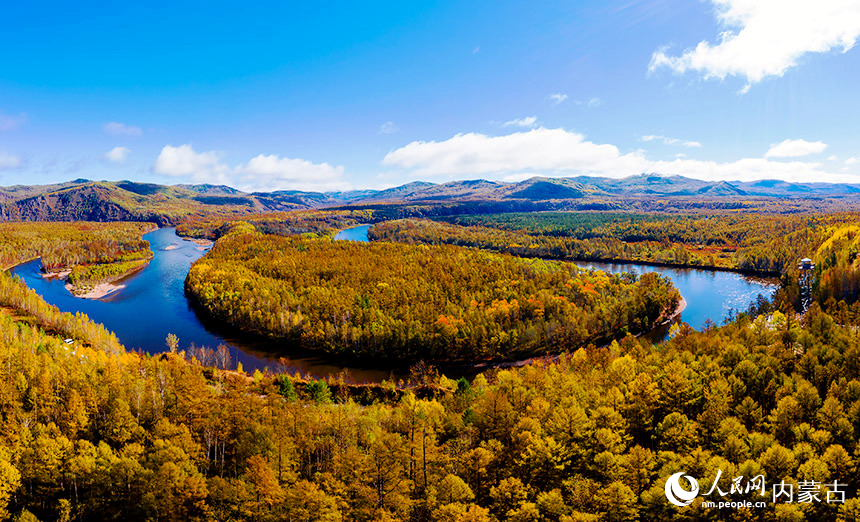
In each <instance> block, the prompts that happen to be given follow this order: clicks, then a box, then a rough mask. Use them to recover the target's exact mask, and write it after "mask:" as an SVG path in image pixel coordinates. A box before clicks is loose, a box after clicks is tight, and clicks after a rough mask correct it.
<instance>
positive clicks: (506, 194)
mask: <svg viewBox="0 0 860 522" xmlns="http://www.w3.org/2000/svg"><path fill="white" fill-rule="evenodd" d="M810 202H824V203H816V205H817V206H820V205H822V204H826V205H828V206H830V207H834V206H835V207H840V208H855V207H858V206H860V184H858V185H851V184H829V183H789V182H785V181H780V180H760V181H753V182H727V181H717V182H709V181H702V180H696V179H691V178H685V177H682V176H661V175H655V174H642V175H639V176H631V177H628V178H623V179H611V178H600V177H588V176H579V177H573V178H546V177H533V178H530V179H527V180H525V181H521V182H501V181H490V180H483V179H478V180H462V181H450V182H447V183H439V184H435V183H428V182H411V183H407V184H405V185H401V186H398V187H393V188H388V189H384V190H369V189H367V190H353V191H345V192H325V193H322V192H302V191H294V190H282V191H275V192H253V193H246V192H242V191H240V190H237V189H235V188H232V187H228V186H224V185H208V184H197V185H159V184H154V183H136V182H132V181H90V180H87V179H76V180H73V181H68V182H64V183H57V184H51V185H16V186H11V187H0V220H3V221H19V220H23V221H130V220H136V221H151V222H155V223H158V224H160V225H166V224H175V223H177V222H180V221H184V220H186V219H187V218H189V217H193V216H211V215H221V216H226V217H229V216H241V215H246V214H252V213H259V212H273V211H289V210H299V209H318V208H343V207H351V208H361V207H374V206H380V205H413V206H414V205H430V206H434V205H440V204H455V205H456V204H463V205H472V204H476V203H482V204H484V207H483V208H485V209H487V211H499V210H502V211H504V210H506V209H508V210H623V209H634V210H667V209H683V210H690V209H695V208H709V209H717V208H728V209H733V208H754V207H761V206H768V205H770V206H781V207H783V211H786V212H791V211H797V210H803V209H804V208H809V207H810Z"/></svg>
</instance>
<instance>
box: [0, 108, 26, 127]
mask: <svg viewBox="0 0 860 522" xmlns="http://www.w3.org/2000/svg"><path fill="white" fill-rule="evenodd" d="M26 121H27V115H26V114H24V113H23V112H22V113H21V114H19V115H17V116H10V115H8V114H3V113H2V112H0V131H10V130H13V129H17V128H18V127H20V126H21V125H23V124H24V123H25V122H26Z"/></svg>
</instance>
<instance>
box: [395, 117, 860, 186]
mask: <svg viewBox="0 0 860 522" xmlns="http://www.w3.org/2000/svg"><path fill="white" fill-rule="evenodd" d="M382 163H383V164H384V165H387V166H389V167H394V168H400V169H406V170H408V171H410V174H411V177H413V178H422V177H430V176H438V177H448V178H454V177H461V178H463V177H467V178H468V177H475V176H488V177H489V176H497V177H499V178H502V179H514V178H519V177H521V176H522V175H524V174H525V173H541V174H544V175H556V176H559V175H560V176H565V175H567V176H576V175H583V174H585V175H596V176H606V177H612V178H621V177H626V176H632V175H636V174H642V173H658V174H664V175H673V174H677V175H681V176H688V177H691V178H698V179H704V180H711V181H714V180H740V181H753V180H758V179H783V180H786V181H832V182H837V181H840V182H852V183H856V182H858V181H860V178H858V177H857V176H851V175H847V174H838V173H832V172H827V171H825V170H823V169H822V167H821V164H820V163H814V162H804V161H774V160H770V159H767V158H744V159H740V160H737V161H733V162H726V163H719V162H714V161H700V160H691V159H686V158H676V159H674V160H672V161H654V160H650V159H648V158H647V157H646V156H645V154H644V152H642V151H634V152H628V153H622V152H621V151H619V149H618V148H617V147H615V146H614V145H610V144H598V143H594V142H592V141H588V140H586V139H585V136H583V135H581V134H578V133H574V132H570V131H567V130H564V129H546V128H543V127H541V128H538V129H533V130H530V131H523V132H515V133H512V134H508V135H504V136H496V137H491V136H487V135H484V134H477V133H469V134H457V135H456V136H454V137H453V138H450V139H448V140H445V141H440V142H437V141H427V142H425V141H415V142H412V143H409V144H407V145H405V146H404V147H401V148H399V149H396V150H394V151H391V152H389V153H388V154H387V155H386V156H385V158H383V160H382Z"/></svg>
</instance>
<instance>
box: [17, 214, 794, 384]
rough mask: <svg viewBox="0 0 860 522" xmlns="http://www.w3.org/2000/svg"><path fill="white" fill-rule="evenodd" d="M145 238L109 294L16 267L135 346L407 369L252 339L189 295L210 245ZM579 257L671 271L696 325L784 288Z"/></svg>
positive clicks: (172, 234) (256, 360)
mask: <svg viewBox="0 0 860 522" xmlns="http://www.w3.org/2000/svg"><path fill="white" fill-rule="evenodd" d="M369 229H370V225H361V226H357V227H354V228H350V229H347V230H343V231H341V232H339V233H338V234H337V235H336V236H335V239H336V240H350V241H367V240H368V238H367V233H368V230H369ZM144 238H145V239H146V240H148V241H149V242H150V245H151V248H152V251H153V252H154V253H155V257H154V258H153V260H152V261H151V262H150V264H149V266H147V267H146V268H145V269H144V270H142V271H140V272H138V273H137V274H135V275H132V276H131V277H129V278H127V279H126V280H125V281H123V282H122V284H124V285H125V288H123V289H122V290H120V291H117V292H114V293H113V294H111V295H110V296H108V297H106V298H104V299H101V300H91V299H80V298H77V297H74V296H72V295H71V294H70V293H69V292H68V291H67V290H66V288H65V286H64V283H63V282H62V281H59V280H56V279H44V278H43V277H42V276H41V273H40V272H39V269H40V267H41V263H40V261H39V260H35V261H31V262H29V263H25V264H22V265H19V266H17V267H15V268H13V269H12V270H11V272H12V273H13V274H14V275H17V276H19V277H21V278H23V279H24V281H25V282H26V283H27V285H28V286H29V287H30V288H33V289H34V290H36V292H38V293H39V294H40V295H41V296H42V297H44V298H45V300H47V301H48V302H49V303H52V304H54V305H56V306H57V307H58V308H60V310H62V311H64V312H82V313H85V314H87V315H88V316H89V317H90V318H91V319H93V320H94V321H97V322H99V323H102V324H104V325H105V326H106V327H107V328H108V329H109V330H111V331H113V332H115V333H116V334H117V336H118V337H119V339H120V341H121V342H122V343H123V344H124V345H125V346H126V347H127V348H129V349H140V350H143V351H145V352H150V353H157V352H162V351H164V350H165V349H166V343H165V338H166V337H167V334H168V333H173V334H176V335H177V336H178V337H179V342H180V349H184V348H187V347H188V346H189V345H190V344H191V343H194V344H195V345H197V346H208V347H210V348H215V347H217V346H218V345H219V344H225V345H227V346H229V347H230V351H231V353H232V355H233V359H234V361H237V360H238V361H241V362H242V365H243V366H244V367H245V369H246V370H252V369H257V368H259V369H262V368H264V367H266V366H268V367H270V368H275V367H276V366H277V364H278V360H279V358H280V357H286V358H287V359H288V360H289V367H290V368H291V369H292V370H294V371H300V372H301V373H302V374H309V375H313V376H316V377H320V376H325V375H332V374H337V373H338V372H340V371H341V370H348V371H349V373H350V375H351V376H352V378H353V379H354V380H355V381H357V382H371V381H381V380H383V379H388V378H391V377H395V378H402V377H404V373H403V371H399V372H398V371H391V370H390V369H378V368H357V367H354V366H348V365H345V364H342V363H341V362H338V361H337V360H334V359H330V358H322V357H317V356H313V355H312V354H309V353H307V352H306V351H303V350H301V348H300V347H297V346H294V345H290V344H284V343H273V342H271V341H267V340H261V339H249V338H248V336H246V335H242V334H240V333H238V332H235V331H232V330H229V329H225V328H224V327H222V326H219V325H218V324H216V323H214V322H212V321H211V320H207V318H205V317H204V316H202V315H199V314H198V313H197V312H196V311H195V310H194V309H193V308H192V306H191V305H190V303H189V301H188V300H187V299H186V298H185V286H184V284H185V276H186V275H187V274H188V270H189V268H190V267H191V263H193V262H194V261H196V260H197V259H198V258H200V256H202V255H203V254H204V253H205V252H206V250H208V248H207V247H201V246H198V245H196V244H195V243H193V242H191V241H188V240H185V239H182V238H180V237H178V236H177V235H176V231H175V229H173V228H162V229H159V230H156V231H154V232H150V233H149V234H146V235H144ZM577 264H578V265H579V266H582V267H584V268H595V269H599V270H606V271H609V272H623V271H635V272H637V273H640V274H642V273H645V272H659V273H661V274H663V275H666V276H668V277H670V278H671V279H672V281H673V282H674V284H675V286H676V287H678V289H679V290H680V291H681V294H682V295H683V296H684V298H685V299H686V300H687V308H686V309H685V310H684V312H683V314H682V315H681V320H683V321H686V322H688V323H689V324H690V325H691V326H693V327H694V328H701V327H702V325H703V324H704V323H705V321H706V320H707V319H711V320H712V321H714V322H715V323H720V322H722V320H723V319H724V318H725V317H726V316H728V315H729V312H730V311H731V310H744V309H746V308H747V307H748V306H749V305H750V304H751V303H752V302H753V301H754V300H755V299H756V297H757V296H758V295H759V294H763V295H764V296H765V297H769V296H770V295H771V294H772V293H773V291H774V290H775V289H776V288H777V282H776V280H764V279H758V278H750V277H746V276H743V275H740V274H736V273H732V272H712V271H707V270H695V269H678V268H664V267H651V266H645V265H630V264H609V263H577ZM656 333H657V335H656V339H659V337H660V335H662V332H656ZM652 337H653V336H652Z"/></svg>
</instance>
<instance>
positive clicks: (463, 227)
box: [371, 212, 857, 274]
mask: <svg viewBox="0 0 860 522" xmlns="http://www.w3.org/2000/svg"><path fill="white" fill-rule="evenodd" d="M856 219H857V215H856V214H851V213H840V214H798V215H777V214H754V213H745V214H715V215H709V216H702V215H676V214H618V213H596V212H545V213H544V212H541V213H528V214H516V213H515V214H493V215H481V216H455V217H450V218H444V219H439V220H426V219H422V220H416V219H407V220H395V221H388V222H385V223H380V224H378V225H376V226H374V227H373V228H372V229H371V236H372V239H374V240H379V241H398V242H406V243H423V244H454V245H463V246H472V247H478V248H482V249H486V250H493V251H497V252H505V253H509V254H513V255H518V256H523V257H545V258H550V259H566V260H590V261H594V260H605V261H633V262H637V263H653V264H665V265H673V266H693V267H709V268H722V269H735V270H743V271H748V272H758V273H770V274H773V273H776V274H779V273H783V272H785V271H787V270H789V269H791V268H793V267H794V266H795V265H796V263H797V260H798V259H800V258H801V257H804V256H805V255H808V254H809V253H810V252H815V249H816V248H817V247H818V245H820V244H821V243H823V242H824V241H825V239H826V238H828V237H829V235H830V234H831V233H832V230H831V229H832V227H833V226H837V225H843V224H846V223H851V222H853V221H855V220H856Z"/></svg>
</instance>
